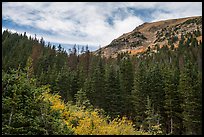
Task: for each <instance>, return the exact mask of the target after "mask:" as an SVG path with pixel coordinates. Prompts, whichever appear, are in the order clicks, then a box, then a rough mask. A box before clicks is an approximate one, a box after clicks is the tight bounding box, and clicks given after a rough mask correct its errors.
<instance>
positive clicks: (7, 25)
mask: <svg viewBox="0 0 204 137" xmlns="http://www.w3.org/2000/svg"><path fill="white" fill-rule="evenodd" d="M189 16H202V2H65V3H63V2H4V3H2V30H5V29H9V30H11V31H12V32H19V33H23V32H27V35H28V36H29V35H31V36H33V37H34V35H35V34H36V35H37V37H38V38H41V37H43V38H44V40H45V41H47V42H48V41H49V42H51V43H55V44H56V43H60V44H62V46H63V47H64V48H65V49H66V50H67V49H69V48H70V47H71V46H70V45H74V44H79V45H87V44H88V45H89V48H90V49H91V50H95V49H97V48H98V47H99V45H100V46H101V47H103V46H106V45H108V44H109V43H110V42H111V41H112V40H113V39H115V38H117V37H119V36H120V35H122V34H123V33H127V32H130V31H132V30H133V29H135V27H137V26H138V25H141V24H142V23H144V22H154V21H159V20H165V19H173V18H183V17H189Z"/></svg>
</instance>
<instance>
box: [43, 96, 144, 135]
mask: <svg viewBox="0 0 204 137" xmlns="http://www.w3.org/2000/svg"><path fill="white" fill-rule="evenodd" d="M42 96H43V97H44V101H46V102H49V103H50V104H51V111H57V112H59V113H60V115H61V118H62V119H63V121H64V122H65V123H66V124H67V126H68V128H69V129H71V130H73V132H74V134H76V135H142V134H148V133H147V132H142V131H136V130H135V129H134V128H133V124H132V122H131V121H130V120H128V119H127V118H126V117H122V118H119V117H118V118H115V119H114V120H112V121H110V120H109V118H108V117H107V116H104V115H101V114H100V113H101V110H98V109H81V108H79V107H77V106H75V105H71V104H70V103H66V104H65V103H64V102H63V101H62V100H61V99H60V96H59V95H58V94H51V93H49V92H46V93H43V95H42Z"/></svg>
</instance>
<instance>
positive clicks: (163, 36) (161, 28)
mask: <svg viewBox="0 0 204 137" xmlns="http://www.w3.org/2000/svg"><path fill="white" fill-rule="evenodd" d="M195 30H199V31H200V32H202V16H194V17H186V18H179V19H168V20H161V21H156V22H149V23H148V22H145V23H143V24H141V25H139V26H138V27H136V28H135V29H134V30H133V31H131V32H128V33H124V34H123V35H121V36H119V37H118V38H116V39H114V40H113V41H112V42H111V43H110V44H109V45H107V46H105V47H103V48H101V49H100V50H101V53H102V56H104V57H117V54H119V53H123V52H128V53H131V55H136V54H139V53H142V52H144V51H146V50H147V49H148V47H150V48H154V47H155V45H159V46H160V47H162V46H163V45H168V42H169V40H170V39H172V37H178V39H179V38H180V37H181V35H182V34H186V33H192V32H193V31H195ZM201 37H202V35H201ZM177 44H178V43H174V46H175V47H176V46H177ZM98 51H99V50H97V51H96V52H95V53H94V54H97V53H98Z"/></svg>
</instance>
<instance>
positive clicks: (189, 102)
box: [179, 59, 202, 135]
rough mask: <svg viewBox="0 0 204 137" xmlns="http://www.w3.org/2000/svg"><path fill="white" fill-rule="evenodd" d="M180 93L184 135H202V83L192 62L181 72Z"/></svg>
mask: <svg viewBox="0 0 204 137" xmlns="http://www.w3.org/2000/svg"><path fill="white" fill-rule="evenodd" d="M179 92H180V93H181V94H182V97H183V103H182V109H183V113H182V114H183V124H184V127H185V132H184V134H187V135H194V134H201V131H202V130H201V113H202V107H201V106H202V105H201V100H202V98H201V94H202V92H201V82H200V80H199V79H198V72H197V70H196V69H195V66H194V65H193V64H192V62H191V61H190V60H189V59H187V62H186V64H185V68H184V70H183V71H182V72H181V75H180V81H179Z"/></svg>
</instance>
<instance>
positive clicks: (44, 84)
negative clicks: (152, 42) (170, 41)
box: [2, 30, 202, 135]
mask: <svg viewBox="0 0 204 137" xmlns="http://www.w3.org/2000/svg"><path fill="white" fill-rule="evenodd" d="M197 35H201V34H197V33H196V32H192V33H190V32H189V33H186V34H185V35H182V36H181V39H179V40H178V43H179V44H178V47H177V48H175V47H174V45H172V46H168V45H163V46H162V47H160V46H156V48H157V52H152V50H150V49H149V50H147V51H145V52H144V53H142V54H141V55H140V56H130V55H129V53H121V54H118V55H117V57H116V58H103V57H102V55H101V52H100V50H99V52H98V54H97V55H95V54H93V53H92V52H90V51H89V50H88V47H86V48H85V47H83V49H80V51H79V50H78V49H77V48H76V46H73V49H72V50H70V51H69V53H67V52H66V51H65V50H64V49H63V48H62V47H61V45H51V44H45V42H44V40H43V38H42V39H40V40H38V39H36V38H31V37H28V36H27V35H26V33H24V34H21V35H20V34H17V33H11V32H9V31H8V30H5V31H4V32H3V34H2V134H38V135H39V134H49V135H51V134H134V135H138V134H165V135H166V134H173V135H183V134H184V135H186V134H187V135H197V134H199V135H200V134H202V42H201V41H200V40H199V41H198V40H197V39H196V37H198V36H197ZM84 48H85V49H84ZM79 52H80V53H81V54H77V53H79Z"/></svg>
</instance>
